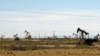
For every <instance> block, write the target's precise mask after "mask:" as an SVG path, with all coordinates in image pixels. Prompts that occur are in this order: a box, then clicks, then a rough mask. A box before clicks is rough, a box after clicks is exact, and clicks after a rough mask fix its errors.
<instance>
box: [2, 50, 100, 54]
mask: <svg viewBox="0 0 100 56" xmlns="http://www.w3.org/2000/svg"><path fill="white" fill-rule="evenodd" d="M0 56H100V49H43V50H28V51H12V50H11V51H10V50H0Z"/></svg>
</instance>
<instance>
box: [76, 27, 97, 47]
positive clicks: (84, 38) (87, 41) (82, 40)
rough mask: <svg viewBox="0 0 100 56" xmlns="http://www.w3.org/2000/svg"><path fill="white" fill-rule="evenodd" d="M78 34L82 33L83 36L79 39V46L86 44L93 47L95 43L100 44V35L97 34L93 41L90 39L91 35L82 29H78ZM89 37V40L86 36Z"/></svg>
mask: <svg viewBox="0 0 100 56" xmlns="http://www.w3.org/2000/svg"><path fill="white" fill-rule="evenodd" d="M78 32H80V34H81V37H80V38H79V42H78V45H83V44H86V45H92V43H93V42H98V36H99V34H97V35H96V36H95V37H94V39H91V38H89V33H88V32H86V31H84V30H82V29H80V28H77V34H78ZM87 35H88V38H86V36H87Z"/></svg>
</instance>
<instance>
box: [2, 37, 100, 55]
mask: <svg viewBox="0 0 100 56" xmlns="http://www.w3.org/2000/svg"><path fill="white" fill-rule="evenodd" d="M77 43H78V41H77V40H74V39H45V40H44V39H42V40H38V41H37V40H19V41H14V40H2V41H0V56H100V42H98V43H95V45H94V46H87V45H82V46H81V45H80V46H77V45H76V44H77Z"/></svg>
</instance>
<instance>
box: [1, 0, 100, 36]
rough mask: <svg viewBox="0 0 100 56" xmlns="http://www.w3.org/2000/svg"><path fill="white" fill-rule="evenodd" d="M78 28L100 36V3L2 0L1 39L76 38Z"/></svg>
mask: <svg viewBox="0 0 100 56" xmlns="http://www.w3.org/2000/svg"><path fill="white" fill-rule="evenodd" d="M78 27H80V28H82V29H84V30H86V31H87V32H89V33H90V35H93V36H94V35H96V34H98V33H100V0H0V35H5V36H7V37H12V36H13V35H14V34H16V33H18V34H19V36H24V35H25V34H24V31H25V30H27V31H29V32H30V33H31V35H32V36H38V35H39V33H40V35H41V36H45V35H47V36H51V35H52V32H53V31H55V32H56V35H58V36H60V35H72V33H76V29H77V28H78Z"/></svg>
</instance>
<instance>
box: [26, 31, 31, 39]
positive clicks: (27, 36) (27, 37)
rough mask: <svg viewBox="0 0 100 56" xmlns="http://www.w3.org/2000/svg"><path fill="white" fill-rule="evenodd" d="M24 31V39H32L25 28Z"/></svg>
mask: <svg viewBox="0 0 100 56" xmlns="http://www.w3.org/2000/svg"><path fill="white" fill-rule="evenodd" d="M25 33H26V36H25V38H26V39H32V37H31V35H30V33H29V32H28V31H26V30H25Z"/></svg>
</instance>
